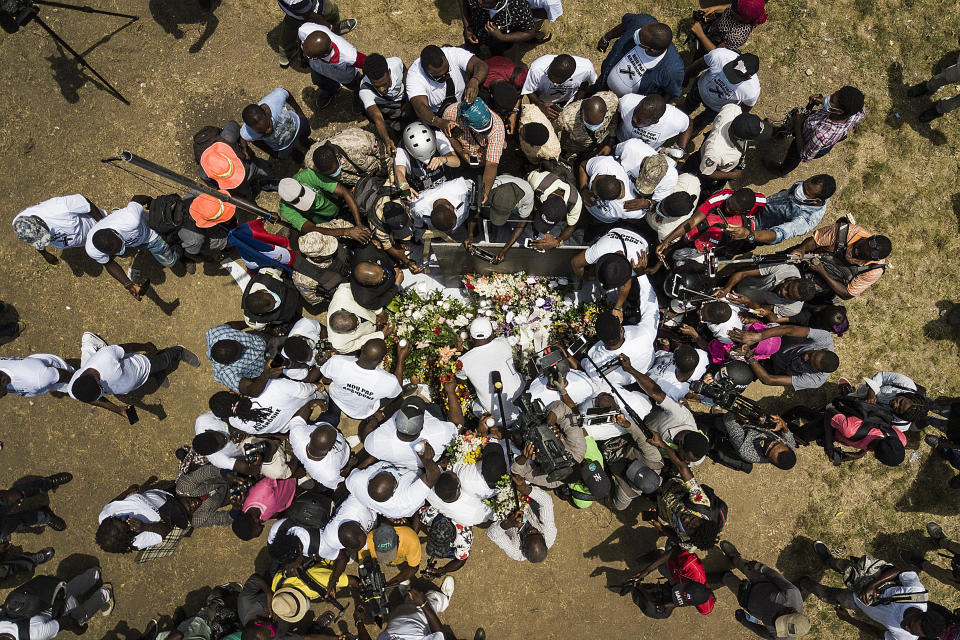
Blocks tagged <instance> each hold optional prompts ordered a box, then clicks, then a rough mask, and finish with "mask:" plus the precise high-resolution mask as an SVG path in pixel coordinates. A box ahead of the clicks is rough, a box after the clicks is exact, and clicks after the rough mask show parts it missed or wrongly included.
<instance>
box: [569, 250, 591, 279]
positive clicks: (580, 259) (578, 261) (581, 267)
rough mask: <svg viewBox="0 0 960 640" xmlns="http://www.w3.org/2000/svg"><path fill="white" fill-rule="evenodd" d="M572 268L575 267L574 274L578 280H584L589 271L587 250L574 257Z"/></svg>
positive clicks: (571, 263) (571, 262)
mask: <svg viewBox="0 0 960 640" xmlns="http://www.w3.org/2000/svg"><path fill="white" fill-rule="evenodd" d="M570 266H571V267H573V272H574V273H575V274H576V275H577V277H578V278H583V275H584V273H585V272H586V270H587V252H586V250H583V251H581V252H580V253H578V254H577V255H575V256H573V258H571V259H570Z"/></svg>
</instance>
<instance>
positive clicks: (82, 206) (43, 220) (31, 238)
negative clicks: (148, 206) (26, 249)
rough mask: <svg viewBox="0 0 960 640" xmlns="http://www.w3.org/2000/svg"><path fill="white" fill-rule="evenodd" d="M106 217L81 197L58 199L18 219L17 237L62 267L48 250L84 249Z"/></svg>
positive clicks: (45, 201)
mask: <svg viewBox="0 0 960 640" xmlns="http://www.w3.org/2000/svg"><path fill="white" fill-rule="evenodd" d="M105 215H106V213H105V212H104V211H103V210H102V209H100V208H99V207H97V205H95V204H93V201H92V200H90V198H87V197H86V196H84V195H81V194H79V193H75V194H73V195H69V196H57V197H55V198H50V199H49V200H44V201H43V202H41V203H39V204H35V205H33V206H32V207H27V208H26V209H24V210H23V211H21V212H20V213H18V214H17V215H15V216H14V217H13V233H14V235H16V236H17V239H18V240H21V241H23V242H26V243H27V244H29V245H30V246H31V247H33V248H34V249H36V250H37V251H38V252H40V255H41V256H43V259H44V260H46V261H47V262H48V263H49V264H58V263H59V262H60V261H59V259H58V258H57V257H56V256H54V255H53V254H52V253H50V251H49V250H48V247H56V248H57V249H60V250H63V249H74V248H76V247H82V246H84V244H85V243H86V240H87V234H88V233H89V232H90V229H92V228H93V225H94V224H96V223H97V222H99V221H100V220H103V217H104V216H105Z"/></svg>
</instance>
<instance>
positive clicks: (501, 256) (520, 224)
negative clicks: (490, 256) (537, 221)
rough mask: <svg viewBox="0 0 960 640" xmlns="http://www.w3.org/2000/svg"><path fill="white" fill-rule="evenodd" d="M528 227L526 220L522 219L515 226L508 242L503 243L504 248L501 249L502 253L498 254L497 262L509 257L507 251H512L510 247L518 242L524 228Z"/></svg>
mask: <svg viewBox="0 0 960 640" xmlns="http://www.w3.org/2000/svg"><path fill="white" fill-rule="evenodd" d="M526 228H527V221H526V220H522V221H520V222H518V223H516V226H514V227H513V233H512V234H510V239H509V240H507V243H506V244H505V245H503V248H502V249H500V253H498V254H497V262H503V261H504V259H505V258H506V257H507V252H508V251H510V247H512V246H513V245H514V244H515V243H516V242H517V240H518V239H519V238H520V236H521V235H522V234H523V230H524V229H526Z"/></svg>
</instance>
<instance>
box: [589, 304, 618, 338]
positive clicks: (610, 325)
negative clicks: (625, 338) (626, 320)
mask: <svg viewBox="0 0 960 640" xmlns="http://www.w3.org/2000/svg"><path fill="white" fill-rule="evenodd" d="M593 326H594V328H595V329H596V330H597V337H598V338H599V339H600V340H602V341H603V342H613V341H614V340H617V339H619V338H620V329H621V328H623V325H622V324H621V323H620V320H619V318H617V316H615V315H613V314H612V313H610V312H609V311H607V312H606V313H601V314H600V315H598V316H597V319H596V320H594V322H593Z"/></svg>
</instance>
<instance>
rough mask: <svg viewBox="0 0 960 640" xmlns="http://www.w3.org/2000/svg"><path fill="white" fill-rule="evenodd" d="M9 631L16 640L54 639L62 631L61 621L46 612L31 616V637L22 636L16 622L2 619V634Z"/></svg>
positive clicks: (0, 630)
mask: <svg viewBox="0 0 960 640" xmlns="http://www.w3.org/2000/svg"><path fill="white" fill-rule="evenodd" d="M5 633H9V634H10V635H11V636H13V639H14V640H53V638H54V637H56V635H57V634H58V633H60V623H59V622H57V621H56V620H54V619H53V618H51V617H50V616H49V615H48V614H46V613H41V614H38V615H35V616H31V617H30V637H29V638H21V637H20V628H19V627H18V626H17V623H16V622H10V621H8V620H0V635H2V634H5Z"/></svg>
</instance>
